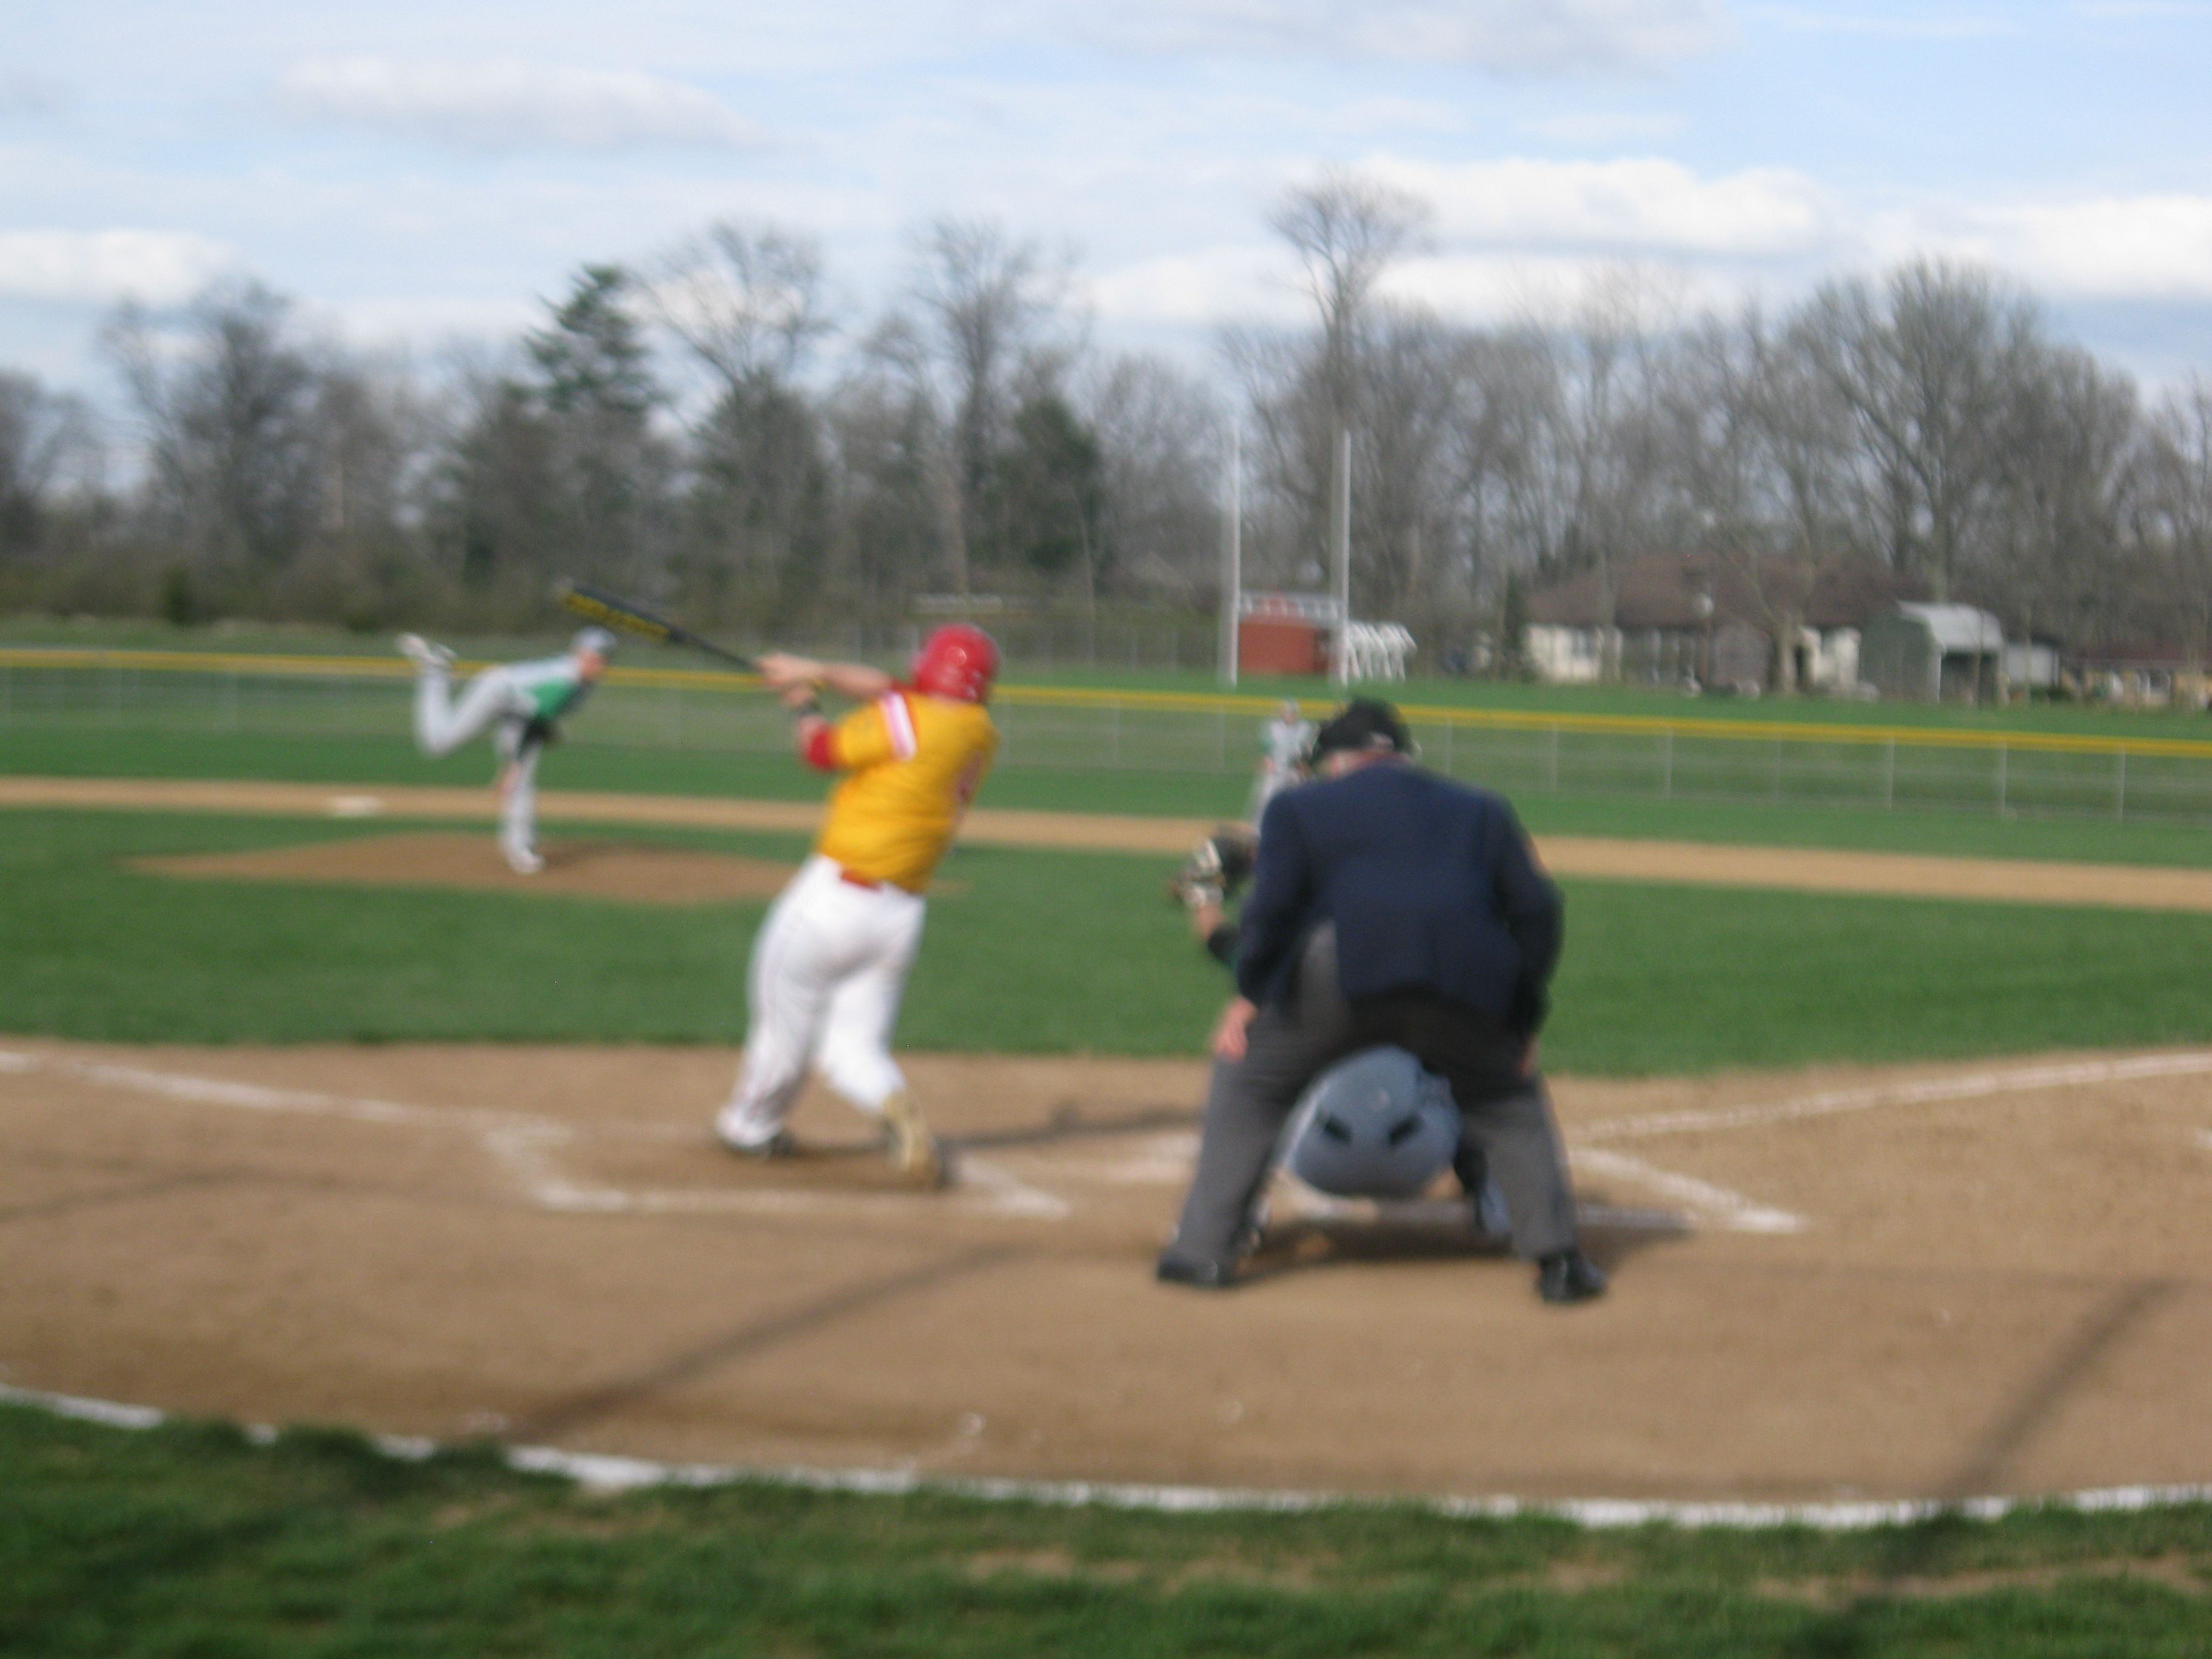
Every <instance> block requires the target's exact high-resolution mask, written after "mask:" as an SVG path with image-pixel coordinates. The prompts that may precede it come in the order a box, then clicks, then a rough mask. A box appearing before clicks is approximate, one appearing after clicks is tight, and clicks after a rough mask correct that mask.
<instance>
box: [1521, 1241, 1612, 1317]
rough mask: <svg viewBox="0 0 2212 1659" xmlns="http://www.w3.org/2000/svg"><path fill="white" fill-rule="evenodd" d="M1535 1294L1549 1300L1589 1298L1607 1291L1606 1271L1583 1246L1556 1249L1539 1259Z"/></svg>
mask: <svg viewBox="0 0 2212 1659" xmlns="http://www.w3.org/2000/svg"><path fill="white" fill-rule="evenodd" d="M1536 1294H1537V1295H1538V1296H1541V1297H1543V1298H1544V1300H1545V1301H1547V1302H1553V1303H1559V1304H1565V1303H1570V1302H1588V1301H1589V1300H1590V1299H1591V1298H1592V1297H1601V1296H1603V1295H1604V1294H1605V1274H1604V1273H1603V1272H1602V1271H1601V1269H1600V1268H1599V1267H1598V1265H1597V1263H1596V1262H1595V1261H1591V1260H1590V1259H1589V1257H1588V1256H1586V1255H1583V1253H1582V1252H1581V1251H1580V1250H1554V1251H1553V1252H1552V1253H1551V1255H1545V1256H1539V1257H1537V1259H1536Z"/></svg>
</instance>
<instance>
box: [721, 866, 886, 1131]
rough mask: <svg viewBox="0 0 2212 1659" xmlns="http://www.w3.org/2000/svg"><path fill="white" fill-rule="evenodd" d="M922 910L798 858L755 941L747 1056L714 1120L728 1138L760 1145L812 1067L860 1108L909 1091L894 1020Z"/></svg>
mask: <svg viewBox="0 0 2212 1659" xmlns="http://www.w3.org/2000/svg"><path fill="white" fill-rule="evenodd" d="M925 908H926V907H925V906H924V904H923V902H922V900H921V895H919V894H916V893H909V892H907V891H906V890H904V889H902V888H898V887H891V886H887V885H886V886H874V887H861V886H856V885H854V884H853V883H851V882H849V881H848V880H846V879H845V878H844V877H843V875H842V872H840V871H839V869H838V867H837V866H836V864H835V863H833V862H832V861H831V860H829V859H826V858H823V856H822V855H821V854H815V855H814V856H812V857H811V858H809V859H808V860H806V862H805V864H804V865H803V866H800V868H799V873H798V874H797V875H796V876H794V877H793V878H792V879H791V882H790V884H788V885H787V886H786V887H785V888H784V890H783V891H782V892H781V894H779V895H778V896H777V897H776V901H775V903H774V904H773V905H771V906H770V907H769V913H768V920H767V921H766V922H764V923H763V925H762V927H761V931H760V936H759V937H758V938H757V939H755V940H754V941H753V958H752V968H751V972H750V975H748V980H747V986H746V991H747V1006H748V1008H749V1011H750V1017H751V1018H750V1025H749V1026H748V1028H747V1030H746V1033H745V1058H744V1065H743V1066H740V1067H739V1068H738V1082H737V1087H736V1089H735V1090H734V1091H732V1093H731V1096H730V1099H729V1103H727V1104H726V1105H725V1106H724V1107H723V1108H722V1109H721V1111H720V1114H719V1115H717V1116H716V1118H715V1129H716V1132H717V1133H720V1136H721V1138H722V1139H724V1140H726V1141H728V1142H729V1143H730V1144H731V1145H732V1146H762V1145H763V1144H765V1143H766V1142H767V1141H768V1140H769V1139H770V1138H771V1137H773V1136H774V1135H775V1132H776V1131H777V1130H778V1129H780V1128H781V1127H783V1120H784V1118H785V1116H786V1115H787V1114H788V1113H789V1112H790V1110H791V1106H792V1103H793V1101H794V1100H796V1099H797V1098H798V1097H799V1089H800V1088H801V1087H802V1086H803V1085H805V1081H806V1073H807V1071H808V1069H809V1067H810V1066H811V1067H812V1068H813V1069H815V1070H817V1071H819V1072H820V1073H821V1074H822V1080H823V1082H825V1083H827V1084H828V1085H829V1086H830V1087H831V1088H832V1089H834V1090H836V1091H837V1093H838V1094H840V1095H842V1097H844V1098H845V1099H847V1100H848V1101H850V1102H852V1103H853V1104H854V1105H855V1106H857V1107H859V1108H860V1109H861V1110H862V1111H865V1112H869V1113H876V1114H880V1113H881V1112H882V1110H883V1109H884V1102H885V1101H887V1100H889V1099H890V1097H892V1096H893V1095H895V1094H896V1093H898V1092H900V1091H902V1090H903V1089H904V1088H905V1087H906V1079H905V1076H904V1075H903V1074H902V1073H901V1072H900V1071H899V1068H898V1065H897V1063H896V1061H894V1060H892V1059H891V1049H890V1042H891V1027H892V1026H893V1024H896V1021H897V1019H898V1010H899V999H900V997H901V996H902V994H904V992H905V990H906V976H907V970H908V969H910V968H911V967H913V965H914V956H915V951H916V950H917V949H918V948H919V947H920V945H921V922H922V915H923V911H924V909H925Z"/></svg>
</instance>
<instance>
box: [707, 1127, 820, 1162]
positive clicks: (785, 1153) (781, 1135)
mask: <svg viewBox="0 0 2212 1659" xmlns="http://www.w3.org/2000/svg"><path fill="white" fill-rule="evenodd" d="M714 1139H717V1140H719V1141H720V1142H721V1143H722V1150H723V1151H725V1152H734V1153H736V1154H737V1155H738V1157H739V1158H752V1159H753V1160H755V1161H756V1162H757V1163H761V1164H769V1163H773V1162H775V1160H776V1159H778V1158H797V1157H798V1156H799V1138H798V1137H797V1136H796V1135H794V1134H793V1133H791V1131H790V1130H788V1129H784V1128H779V1129H777V1130H776V1132H775V1133H774V1134H772V1135H770V1136H769V1138H768V1139H766V1140H755V1141H743V1140H732V1139H730V1137H729V1136H728V1135H726V1134H725V1133H722V1129H721V1126H720V1124H717V1125H716V1126H715V1127H714Z"/></svg>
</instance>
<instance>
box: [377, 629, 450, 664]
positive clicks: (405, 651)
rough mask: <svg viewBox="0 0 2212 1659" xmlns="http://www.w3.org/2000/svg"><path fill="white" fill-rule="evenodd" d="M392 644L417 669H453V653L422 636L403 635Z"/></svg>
mask: <svg viewBox="0 0 2212 1659" xmlns="http://www.w3.org/2000/svg"><path fill="white" fill-rule="evenodd" d="M392 643H393V644H394V645H396V646H397V647H398V648H399V654H400V655H401V656H403V657H404V658H406V659H407V660H408V661H410V662H411V663H413V664H414V665H416V667H417V668H440V669H444V668H451V667H452V666H453V653H452V652H450V651H448V650H447V649H446V647H444V646H442V645H433V644H431V643H430V641H428V640H426V639H424V638H423V637H422V635H420V634H402V635H400V636H399V637H398V639H397V640H395V641H392Z"/></svg>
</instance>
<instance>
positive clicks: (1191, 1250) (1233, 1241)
mask: <svg viewBox="0 0 2212 1659" xmlns="http://www.w3.org/2000/svg"><path fill="white" fill-rule="evenodd" d="M1366 1012H1367V1011H1366V1010H1365V1008H1364V1006H1363V1009H1362V1011H1361V1012H1360V1013H1359V1014H1355V1012H1354V1010H1353V1008H1352V1005H1351V1004H1349V1003H1347V1002H1346V1000H1345V999H1344V997H1343V996H1342V994H1340V993H1339V991H1338V990H1337V985H1336V934H1335V930H1334V928H1331V927H1326V926H1324V927H1319V928H1316V930H1315V932H1314V933H1313V936H1312V938H1311V939H1309V940H1308V941H1307V944H1306V948H1305V952H1304V956H1303V957H1301V958H1300V961H1299V964H1298V978H1297V993H1296V996H1295V1000H1294V1001H1293V1002H1292V1003H1291V1006H1287V1007H1275V1006H1270V1007H1266V1008H1262V1009H1261V1011H1260V1012H1259V1013H1258V1014H1257V1015H1256V1016H1255V1018H1253V1021H1252V1023H1251V1024H1250V1026H1249V1027H1248V1028H1247V1030H1246V1032H1245V1048H1244V1057H1243V1059H1242V1060H1216V1061H1214V1063H1213V1078H1212V1085H1211V1086H1210V1087H1209V1089H1208V1091H1207V1092H1206V1117H1205V1121H1204V1123H1203V1126H1202V1128H1201V1131H1200V1139H1199V1147H1198V1172H1197V1174H1196V1175H1195V1176H1193V1178H1192V1180H1191V1187H1190V1194H1189V1196H1188V1198H1186V1199H1185V1200H1183V1206H1182V1220H1181V1221H1180V1222H1179V1223H1178V1224H1177V1225H1176V1237H1175V1243H1174V1244H1173V1245H1172V1246H1170V1249H1172V1250H1173V1251H1174V1253H1175V1254H1176V1255H1182V1256H1188V1257H1192V1258H1196V1259H1200V1260H1206V1261H1230V1260H1231V1259H1233V1258H1234V1257H1235V1256H1237V1255H1239V1254H1240V1253H1241V1252H1242V1250H1243V1248H1244V1247H1245V1245H1246V1243H1247V1239H1246V1237H1245V1234H1246V1229H1247V1227H1248V1225H1249V1221H1250V1218H1251V1216H1252V1212H1253V1206H1254V1205H1255V1203H1256V1202H1257V1201H1258V1199H1259V1196H1260V1192H1261V1188H1262V1187H1264V1186H1265V1185H1266V1184H1267V1176H1268V1174H1269V1172H1270V1170H1271V1169H1272V1167H1273V1162H1274V1156H1275V1152H1276V1146H1277V1143H1278V1142H1279V1140H1280V1139H1281V1137H1282V1133H1283V1126H1284V1124H1285V1122H1286V1121H1288V1120H1289V1117H1290V1115H1291V1109H1292V1108H1293V1107H1295V1106H1296V1105H1297V1099H1298V1097H1299V1095H1300V1094H1302V1093H1304V1090H1305V1086H1306V1085H1307V1084H1309V1083H1310V1082H1312V1081H1313V1079H1315V1078H1316V1077H1318V1076H1320V1075H1321V1073H1323V1072H1324V1071H1326V1070H1328V1067H1329V1066H1332V1065H1334V1063H1335V1062H1336V1061H1338V1060H1341V1059H1342V1058H1343V1057H1344V1056H1345V1055H1346V1054H1351V1053H1352V1052H1354V1051H1355V1050H1357V1049H1359V1048H1366V1047H1369V1046H1370V1045H1371V1044H1373V1043H1376V1042H1398V1043H1400V1045H1401V1047H1404V1048H1409V1049H1411V1050H1412V1051H1413V1054H1414V1055H1415V1057H1416V1058H1418V1059H1419V1060H1420V1061H1421V1062H1422V1063H1423V1064H1424V1065H1425V1066H1428V1067H1429V1068H1430V1069H1431V1071H1434V1072H1437V1073H1439V1074H1440V1075H1442V1076H1443V1078H1445V1079H1446V1080H1448V1081H1449V1083H1450V1084H1451V1085H1452V1097H1453V1099H1454V1100H1455V1102H1456V1103H1457V1104H1458V1106H1459V1109H1460V1115H1461V1118H1462V1124H1463V1127H1462V1132H1461V1133H1462V1145H1472V1146H1474V1147H1476V1148H1478V1149H1480V1152H1482V1154H1483V1156H1484V1158H1486V1160H1487V1162H1488V1164H1489V1171H1490V1176H1491V1178H1492V1180H1493V1181H1495V1182H1497V1183H1498V1191H1499V1192H1500V1193H1501V1194H1503V1195H1504V1200H1505V1212H1506V1215H1507V1217H1508V1218H1509V1219H1510V1223H1511V1225H1512V1238H1513V1249H1514V1252H1515V1254H1516V1255H1522V1256H1528V1257H1535V1256H1541V1255H1550V1254H1551V1253H1552V1252H1553V1251H1554V1250H1563V1249H1568V1248H1569V1247H1570V1246H1571V1245H1573V1244H1574V1243H1576V1237H1577V1236H1576V1230H1575V1202H1574V1194H1573V1193H1572V1192H1571V1190H1570V1189H1569V1188H1568V1184H1567V1170H1566V1159H1565V1154H1564V1152H1562V1150H1561V1148H1560V1145H1559V1127H1558V1126H1557V1125H1556V1124H1555V1123H1554V1122H1553V1119H1552V1108H1551V1102H1550V1100H1549V1097H1547V1095H1546V1093H1545V1090H1544V1080H1543V1078H1542V1076H1541V1074H1540V1073H1528V1074H1527V1075H1525V1076H1524V1075H1522V1074H1520V1073H1519V1072H1518V1071H1517V1069H1516V1068H1515V1067H1514V1066H1511V1065H1510V1064H1505V1063H1502V1062H1503V1061H1504V1058H1505V1057H1504V1055H1502V1054H1492V1055H1490V1056H1488V1057H1487V1059H1488V1060H1489V1063H1487V1064H1476V1065H1473V1066H1470V1065H1469V1064H1468V1048H1467V1046H1466V1045H1462V1044H1456V1043H1453V1042H1443V1043H1441V1044H1440V1043H1439V1042H1437V1041H1435V1040H1434V1038H1435V1037H1436V1036H1437V1034H1436V1033H1435V1032H1434V1030H1432V1029H1423V1028H1419V1027H1417V1028H1415V1029H1412V1030H1399V1029H1383V1030H1377V1029H1376V1024H1375V1022H1374V1020H1373V1019H1371V1018H1365V1017H1364V1015H1365V1014H1366ZM1444 1018H1445V1022H1446V1023H1447V1024H1449V1014H1448V1013H1447V1014H1446V1015H1445V1017H1444ZM1470 1023H1472V1022H1470ZM1427 1024H1428V1025H1429V1026H1430V1027H1432V1026H1433V1025H1434V1024H1435V1022H1434V1021H1431V1022H1428V1023H1427ZM1448 1035H1451V1036H1456V1035H1458V1034H1457V1033H1450V1034H1448ZM1483 1046H1484V1039H1483V1036H1481V1035H1479V1036H1477V1038H1476V1039H1475V1042H1474V1047H1475V1048H1481V1047H1483ZM1492 1046H1493V1047H1494V1042H1493V1043H1492ZM1425 1051H1426V1052H1425Z"/></svg>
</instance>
